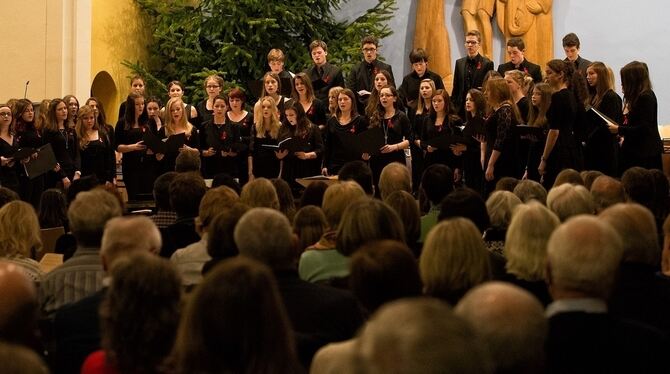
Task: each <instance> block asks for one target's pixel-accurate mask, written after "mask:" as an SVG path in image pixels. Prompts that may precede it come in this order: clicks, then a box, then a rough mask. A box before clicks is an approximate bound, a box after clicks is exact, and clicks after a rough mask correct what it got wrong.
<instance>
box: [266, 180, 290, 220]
mask: <svg viewBox="0 0 670 374" xmlns="http://www.w3.org/2000/svg"><path fill="white" fill-rule="evenodd" d="M270 182H272V186H274V188H275V192H276V193H277V199H278V200H279V211H280V212H282V213H284V215H285V216H286V218H288V220H289V221H293V216H295V211H296V209H295V200H294V199H293V192H291V186H289V184H288V182H286V181H285V180H283V179H281V178H273V179H272V180H271V181H270Z"/></svg>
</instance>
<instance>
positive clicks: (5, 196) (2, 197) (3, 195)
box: [0, 174, 372, 208]
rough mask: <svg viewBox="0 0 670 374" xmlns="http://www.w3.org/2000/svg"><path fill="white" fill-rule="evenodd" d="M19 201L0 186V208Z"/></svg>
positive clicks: (10, 191) (14, 193) (12, 193)
mask: <svg viewBox="0 0 670 374" xmlns="http://www.w3.org/2000/svg"><path fill="white" fill-rule="evenodd" d="M371 175H372V174H371ZM20 199H21V198H20V197H19V194H17V193H16V192H14V190H10V189H9V188H7V187H2V186H0V208H2V207H3V206H5V204H7V203H8V202H10V201H14V200H20Z"/></svg>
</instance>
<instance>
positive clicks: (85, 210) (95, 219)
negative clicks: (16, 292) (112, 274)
mask: <svg viewBox="0 0 670 374" xmlns="http://www.w3.org/2000/svg"><path fill="white" fill-rule="evenodd" d="M121 213H122V211H121V206H120V205H119V201H118V200H117V199H116V198H115V197H114V196H113V195H112V194H110V193H109V192H106V191H103V190H93V191H84V192H80V193H79V194H78V195H77V198H76V199H75V201H73V202H72V203H71V204H70V208H69V209H68V213H67V216H68V220H69V222H70V229H71V230H72V234H73V235H74V237H75V239H76V240H77V250H76V251H75V253H74V255H73V256H72V258H70V259H69V260H67V261H65V262H64V263H63V264H62V265H60V266H59V267H57V268H56V269H54V270H52V271H51V272H50V273H49V274H47V275H46V276H45V277H44V281H43V282H42V284H41V286H40V289H39V299H40V306H41V310H42V311H43V312H44V313H45V315H52V314H53V313H54V312H55V311H56V310H57V309H58V308H60V307H62V306H63V305H66V304H69V303H73V302H76V301H78V300H80V299H82V298H84V297H86V296H89V295H91V294H93V293H95V292H96V291H98V290H100V288H102V278H103V275H104V271H103V267H102V264H101V262H100V244H101V241H102V234H103V231H104V228H105V224H106V223H107V221H109V220H110V219H112V218H114V217H118V216H120V215H121Z"/></svg>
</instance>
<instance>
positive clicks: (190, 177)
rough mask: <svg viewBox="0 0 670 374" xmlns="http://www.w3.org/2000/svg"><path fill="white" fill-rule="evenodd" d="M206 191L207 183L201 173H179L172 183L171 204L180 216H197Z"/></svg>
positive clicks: (170, 191)
mask: <svg viewBox="0 0 670 374" xmlns="http://www.w3.org/2000/svg"><path fill="white" fill-rule="evenodd" d="M206 192H207V185H205V180H204V179H202V177H201V176H200V175H199V174H197V173H179V174H178V175H175V177H174V179H173V180H172V182H171V183H170V190H169V194H170V206H172V209H173V210H174V212H175V213H177V217H178V218H195V217H197V216H198V209H199V208H200V201H201V200H202V197H203V196H205V193H206Z"/></svg>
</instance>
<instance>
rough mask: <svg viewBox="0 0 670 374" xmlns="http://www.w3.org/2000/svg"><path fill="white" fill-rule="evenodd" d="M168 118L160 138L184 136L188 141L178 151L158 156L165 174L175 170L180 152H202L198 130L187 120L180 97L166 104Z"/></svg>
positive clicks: (184, 106)
mask: <svg viewBox="0 0 670 374" xmlns="http://www.w3.org/2000/svg"><path fill="white" fill-rule="evenodd" d="M165 108H166V109H165V110H166V117H165V126H163V128H162V129H161V130H162V131H160V132H159V133H158V137H159V138H169V137H170V136H173V135H179V134H184V136H185V137H186V141H185V143H184V145H183V146H182V147H181V148H179V149H178V150H170V149H168V151H167V152H166V153H165V154H160V153H158V154H156V159H157V160H159V161H161V163H162V164H163V165H162V170H163V173H166V172H168V171H174V170H175V164H176V162H177V156H179V152H182V151H183V150H187V149H195V150H198V152H199V150H200V135H199V131H198V129H197V128H196V127H195V126H194V125H192V124H191V123H190V122H189V121H188V120H187V118H186V114H187V113H188V111H186V109H185V108H186V105H185V104H184V102H183V101H182V100H181V98H179V97H173V98H171V99H170V100H168V102H167V104H165Z"/></svg>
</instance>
